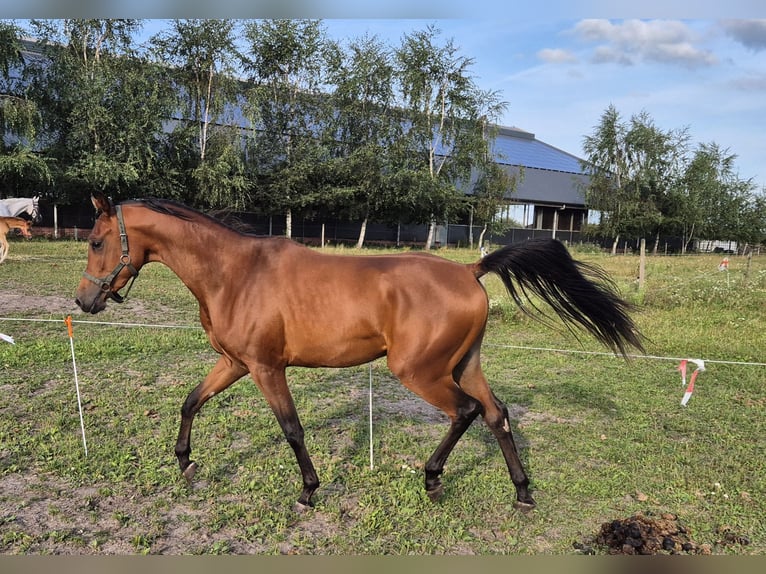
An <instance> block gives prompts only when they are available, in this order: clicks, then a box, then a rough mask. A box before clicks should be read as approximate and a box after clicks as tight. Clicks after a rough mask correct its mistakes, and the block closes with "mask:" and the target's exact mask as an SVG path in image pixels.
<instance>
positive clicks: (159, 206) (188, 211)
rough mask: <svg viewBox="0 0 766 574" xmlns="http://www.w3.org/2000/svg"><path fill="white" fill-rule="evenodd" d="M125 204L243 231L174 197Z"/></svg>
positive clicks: (144, 199) (132, 201)
mask: <svg viewBox="0 0 766 574" xmlns="http://www.w3.org/2000/svg"><path fill="white" fill-rule="evenodd" d="M123 204H126V205H127V204H139V205H143V206H144V207H146V208H148V209H151V210H152V211H155V212H157V213H162V214H164V215H169V216H171V217H177V218H178V219H182V220H184V221H194V220H195V219H200V218H201V219H204V220H205V221H207V222H209V223H212V224H214V225H219V226H221V227H224V228H226V229H229V230H231V231H234V232H236V233H243V231H242V230H241V229H238V227H240V225H237V226H236V227H235V226H232V225H230V224H229V223H227V222H225V221H222V220H220V219H217V218H216V217H213V216H212V215H209V214H207V213H205V212H203V211H199V210H197V209H194V208H193V207H189V206H188V205H184V204H183V203H179V202H177V201H173V200H172V199H160V198H156V197H150V198H142V199H133V200H129V201H125V202H123ZM242 227H246V226H244V225H242Z"/></svg>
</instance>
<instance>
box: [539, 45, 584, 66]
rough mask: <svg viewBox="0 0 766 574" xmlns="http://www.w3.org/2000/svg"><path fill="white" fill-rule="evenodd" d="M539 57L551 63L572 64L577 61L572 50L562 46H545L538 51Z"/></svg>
mask: <svg viewBox="0 0 766 574" xmlns="http://www.w3.org/2000/svg"><path fill="white" fill-rule="evenodd" d="M537 57H538V58H539V59H541V60H542V61H544V62H548V63H549V64H571V63H574V62H577V57H576V56H575V55H574V54H573V53H572V52H569V51H567V50H562V49H560V48H545V49H544V50H540V51H539V52H538V53H537Z"/></svg>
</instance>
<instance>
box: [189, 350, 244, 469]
mask: <svg viewBox="0 0 766 574" xmlns="http://www.w3.org/2000/svg"><path fill="white" fill-rule="evenodd" d="M246 374H247V369H246V368H245V367H244V366H243V365H240V364H237V363H234V362H232V361H231V359H229V358H228V357H221V358H220V359H218V362H217V363H216V364H215V366H214V367H213V369H212V370H211V371H210V373H208V375H207V376H206V377H205V380H204V381H202V382H201V383H200V384H199V385H197V386H196V387H195V388H194V390H193V391H192V392H191V393H189V395H188V396H187V397H186V400H185V401H184V404H183V406H182V407H181V428H180V430H179V431H178V440H177V441H176V448H175V453H176V457H177V458H178V464H179V466H180V467H181V473H182V474H183V475H184V477H185V478H186V479H187V480H189V481H190V480H191V479H192V478H193V477H194V473H195V472H196V470H197V463H195V462H194V461H192V460H190V459H189V455H190V454H191V428H192V422H193V421H194V416H195V415H196V414H197V413H198V412H199V410H200V409H201V408H202V405H204V404H205V403H206V402H207V401H208V399H210V398H211V397H212V396H213V395H215V394H217V393H220V392H221V391H223V390H224V389H226V387H228V386H229V385H231V384H232V383H234V382H235V381H236V380H237V379H240V378H241V377H243V376H245V375H246Z"/></svg>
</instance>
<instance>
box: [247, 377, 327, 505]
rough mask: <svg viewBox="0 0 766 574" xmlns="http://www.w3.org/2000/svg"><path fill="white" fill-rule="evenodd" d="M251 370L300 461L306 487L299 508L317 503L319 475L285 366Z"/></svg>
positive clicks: (300, 498) (304, 486)
mask: <svg viewBox="0 0 766 574" xmlns="http://www.w3.org/2000/svg"><path fill="white" fill-rule="evenodd" d="M250 373H251V375H252V377H253V380H254V381H255V383H256V384H257V385H258V388H259V389H260V390H261V393H263V396H264V397H265V398H266V401H267V402H268V403H269V406H270V407H271V410H272V411H273V413H274V416H276V418H277V422H279V426H280V427H281V428H282V432H283V433H284V434H285V438H286V439H287V442H288V444H289V445H290V446H291V447H292V449H293V452H294V453H295V458H296V459H297V461H298V466H299V467H300V470H301V477H302V478H303V491H302V492H301V495H300V497H299V498H298V503H297V505H296V510H298V511H301V510H303V509H304V508H305V507H307V506H313V504H312V502H311V497H312V495H313V494H314V492H315V491H316V489H317V488H319V477H318V476H317V473H316V470H314V464H313V463H312V462H311V457H310V456H309V452H308V450H307V449H306V444H305V442H304V432H303V426H302V425H301V421H300V419H299V418H298V411H297V410H296V409H295V403H294V402H293V397H292V395H291V394H290V389H289V388H288V387H287V378H286V377H285V370H284V368H281V369H277V368H269V367H264V366H260V365H259V366H257V367H255V368H252V369H251V370H250Z"/></svg>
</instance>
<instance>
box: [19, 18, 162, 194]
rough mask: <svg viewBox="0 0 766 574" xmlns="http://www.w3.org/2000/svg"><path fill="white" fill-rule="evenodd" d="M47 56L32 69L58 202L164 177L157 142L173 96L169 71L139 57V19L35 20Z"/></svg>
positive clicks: (130, 190)
mask: <svg viewBox="0 0 766 574" xmlns="http://www.w3.org/2000/svg"><path fill="white" fill-rule="evenodd" d="M31 25H32V28H33V30H34V31H35V33H36V36H37V39H38V41H39V45H40V46H41V51H42V56H43V58H41V59H38V60H37V61H36V62H35V63H34V64H33V65H31V66H29V67H28V69H29V72H30V93H32V94H34V98H35V101H37V103H38V106H39V108H40V111H41V115H42V118H43V129H44V131H45V140H46V153H47V154H48V155H49V156H50V157H51V158H54V159H55V160H56V162H57V170H56V174H55V179H56V185H55V199H56V200H57V201H59V202H68V201H70V200H73V199H76V200H80V201H81V200H83V196H86V195H87V194H89V193H90V192H91V191H93V190H100V191H105V192H108V193H110V194H112V195H114V196H115V197H124V196H126V195H129V194H130V195H132V194H134V193H135V192H136V191H137V190H142V189H145V186H146V183H145V182H147V181H151V178H152V177H155V176H156V175H157V172H156V171H155V168H156V144H157V141H158V138H159V137H160V136H159V134H161V132H162V122H163V120H164V119H165V118H167V117H168V116H169V113H170V110H171V109H172V102H173V98H174V94H173V90H172V85H171V84H170V83H169V82H168V81H167V78H166V77H165V75H164V70H163V69H162V68H159V67H157V66H150V65H148V64H147V63H146V62H144V61H142V60H140V59H138V58H137V57H136V55H135V51H134V48H133V39H132V38H133V35H134V34H135V33H136V32H137V31H138V29H139V28H140V25H141V24H140V22H139V21H137V20H33V21H32V22H31Z"/></svg>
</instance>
